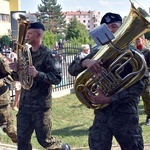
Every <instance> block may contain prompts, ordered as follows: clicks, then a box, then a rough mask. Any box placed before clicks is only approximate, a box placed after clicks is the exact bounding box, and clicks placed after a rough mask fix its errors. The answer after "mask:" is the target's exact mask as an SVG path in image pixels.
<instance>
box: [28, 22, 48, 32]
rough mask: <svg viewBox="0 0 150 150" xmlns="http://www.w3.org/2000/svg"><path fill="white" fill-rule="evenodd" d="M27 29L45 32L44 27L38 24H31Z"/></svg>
mask: <svg viewBox="0 0 150 150" xmlns="http://www.w3.org/2000/svg"><path fill="white" fill-rule="evenodd" d="M28 29H42V30H43V31H45V27H44V25H43V24H42V23H40V22H34V23H31V24H30V26H29V28H28Z"/></svg>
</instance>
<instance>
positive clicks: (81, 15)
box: [63, 11, 100, 31]
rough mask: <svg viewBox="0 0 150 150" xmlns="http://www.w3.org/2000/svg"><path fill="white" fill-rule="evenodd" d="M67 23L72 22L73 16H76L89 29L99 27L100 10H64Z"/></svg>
mask: <svg viewBox="0 0 150 150" xmlns="http://www.w3.org/2000/svg"><path fill="white" fill-rule="evenodd" d="M63 13H64V15H65V17H66V18H65V20H66V23H67V24H68V23H70V21H71V18H74V17H76V18H77V20H78V21H79V22H80V23H82V24H84V25H85V26H86V29H87V30H88V31H90V30H92V29H93V28H95V27H97V26H98V25H99V22H100V12H97V11H70V12H69V11H67V12H63Z"/></svg>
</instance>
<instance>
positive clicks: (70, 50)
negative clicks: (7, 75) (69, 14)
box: [1, 44, 82, 101]
mask: <svg viewBox="0 0 150 150" xmlns="http://www.w3.org/2000/svg"><path fill="white" fill-rule="evenodd" d="M81 50H82V49H81V47H79V46H78V45H72V44H65V46H64V47H63V49H61V50H58V51H59V54H60V55H61V56H62V57H61V58H62V61H60V62H59V63H60V68H61V70H62V81H61V83H60V84H58V85H55V86H54V88H53V92H57V91H60V90H64V89H70V88H72V87H73V83H74V80H75V77H73V76H71V75H69V73H68V66H69V65H70V63H71V62H72V61H73V60H74V58H75V57H76V56H77V55H79V54H80V52H81ZM1 52H2V54H3V55H5V56H6V57H7V56H8V55H9V53H10V51H8V50H2V51H1ZM10 96H11V99H12V101H13V100H14V96H15V90H14V86H13V84H12V85H11V86H10Z"/></svg>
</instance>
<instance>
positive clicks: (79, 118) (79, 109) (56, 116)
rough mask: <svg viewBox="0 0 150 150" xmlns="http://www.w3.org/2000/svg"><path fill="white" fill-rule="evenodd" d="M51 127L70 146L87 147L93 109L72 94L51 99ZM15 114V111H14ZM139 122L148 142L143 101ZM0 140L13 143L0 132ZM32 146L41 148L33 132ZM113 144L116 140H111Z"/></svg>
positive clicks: (115, 143)
mask: <svg viewBox="0 0 150 150" xmlns="http://www.w3.org/2000/svg"><path fill="white" fill-rule="evenodd" d="M52 111H53V127H52V135H53V136H54V137H57V138H59V139H60V140H61V141H63V142H65V143H69V144H70V145H71V147H73V148H76V147H88V142H87V141H88V129H89V127H90V126H91V125H92V121H93V117H94V116H93V110H92V109H87V108H86V107H85V106H84V105H82V104H81V103H80V101H79V100H77V98H76V96H75V95H74V94H71V95H67V96H64V97H61V98H58V99H53V110H52ZM14 115H15V113H14ZM139 115H140V124H141V126H142V129H143V136H144V143H145V144H149V143H150V136H149V135H150V126H146V125H144V122H145V118H146V115H145V113H144V109H143V102H142V100H141V102H140V104H139ZM0 142H1V143H9V144H13V143H12V142H11V140H10V139H9V137H7V136H6V135H5V134H4V133H3V132H0ZM32 143H33V147H34V148H37V149H39V150H43V149H42V148H41V146H40V145H39V144H38V143H37V140H36V137H35V134H33V136H32ZM113 144H114V145H117V142H116V141H115V140H113Z"/></svg>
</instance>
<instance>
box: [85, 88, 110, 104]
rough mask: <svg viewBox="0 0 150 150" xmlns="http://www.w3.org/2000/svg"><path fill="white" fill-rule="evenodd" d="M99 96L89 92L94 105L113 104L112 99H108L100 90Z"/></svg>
mask: <svg viewBox="0 0 150 150" xmlns="http://www.w3.org/2000/svg"><path fill="white" fill-rule="evenodd" d="M97 92H98V95H93V94H92V93H91V92H89V93H88V94H89V96H90V98H91V100H92V101H93V103H94V104H109V103H111V102H112V100H111V98H110V97H106V96H105V95H104V94H103V93H102V91H101V90H98V91H97Z"/></svg>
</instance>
